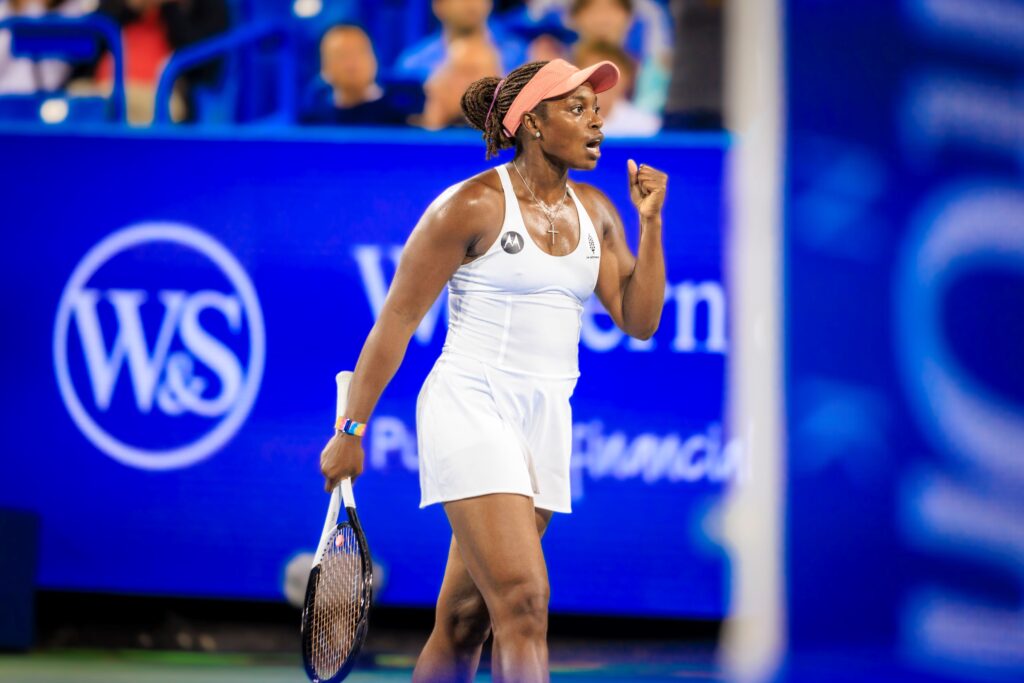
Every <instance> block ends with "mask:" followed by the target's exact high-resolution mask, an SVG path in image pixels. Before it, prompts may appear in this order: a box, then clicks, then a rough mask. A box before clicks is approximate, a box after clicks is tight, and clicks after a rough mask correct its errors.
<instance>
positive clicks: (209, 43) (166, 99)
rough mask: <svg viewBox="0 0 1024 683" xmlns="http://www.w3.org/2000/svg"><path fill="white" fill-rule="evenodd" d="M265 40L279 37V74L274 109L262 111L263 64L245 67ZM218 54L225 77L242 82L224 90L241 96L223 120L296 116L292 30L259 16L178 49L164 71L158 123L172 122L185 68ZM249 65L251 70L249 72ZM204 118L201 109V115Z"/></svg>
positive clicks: (286, 120) (275, 64) (275, 65)
mask: <svg viewBox="0 0 1024 683" xmlns="http://www.w3.org/2000/svg"><path fill="white" fill-rule="evenodd" d="M266 41H275V42H276V43H277V47H278V50H277V52H276V54H275V55H274V57H275V59H273V60H272V62H271V64H270V66H271V68H272V70H273V71H275V72H276V78H275V79H274V83H273V86H274V88H273V89H274V91H275V97H274V99H273V107H272V108H271V109H270V110H269V112H264V111H261V108H260V103H259V102H258V101H257V100H258V99H259V98H258V96H257V95H258V83H257V81H259V80H260V79H259V76H260V74H261V72H260V71H259V69H258V68H251V69H246V68H245V65H246V62H249V63H250V65H251V64H252V63H254V62H255V61H256V60H258V59H259V55H258V54H257V48H258V47H259V46H260V45H261V44H265V42H266ZM218 59H225V60H226V69H227V72H228V73H227V74H226V76H225V77H223V78H222V79H221V81H222V84H233V85H234V86H236V87H237V91H231V92H227V93H222V94H226V96H228V97H234V98H235V99H236V102H235V103H233V104H234V112H233V115H231V116H228V117H226V118H227V119H229V120H226V121H221V122H227V123H238V122H260V123H270V124H290V123H294V122H295V118H296V100H297V96H298V91H297V87H296V82H295V81H296V69H297V65H296V61H295V49H294V38H293V35H292V31H291V29H290V27H288V26H287V25H285V24H283V23H275V22H258V23H253V24H249V25H247V26H241V27H239V28H235V29H233V30H231V31H229V32H227V33H224V34H222V35H219V36H216V37H213V38H209V39H207V40H204V41H202V42H200V43H196V44H195V45H191V46H189V47H185V48H182V49H180V50H177V51H176V52H175V53H174V55H173V56H172V57H171V59H170V61H169V62H168V63H167V66H166V67H164V70H163V73H162V74H161V76H160V83H159V85H158V86H157V90H156V102H155V108H154V118H153V123H156V124H161V123H171V122H172V119H171V111H170V101H171V95H172V94H173V92H174V84H175V82H176V81H177V80H178V79H179V78H180V77H181V76H182V75H183V74H184V73H185V72H186V71H188V70H190V69H193V68H195V67H197V66H201V65H203V64H208V63H210V62H212V61H215V60H218ZM247 71H248V72H249V73H246V72H247ZM229 106H230V105H229ZM201 107H202V105H201V104H200V108H201ZM202 118H203V117H202V112H200V120H202Z"/></svg>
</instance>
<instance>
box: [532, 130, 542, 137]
mask: <svg viewBox="0 0 1024 683" xmlns="http://www.w3.org/2000/svg"><path fill="white" fill-rule="evenodd" d="M533 137H535V138H539V137H540V131H539V130H538V131H537V132H536V133H534V134H533Z"/></svg>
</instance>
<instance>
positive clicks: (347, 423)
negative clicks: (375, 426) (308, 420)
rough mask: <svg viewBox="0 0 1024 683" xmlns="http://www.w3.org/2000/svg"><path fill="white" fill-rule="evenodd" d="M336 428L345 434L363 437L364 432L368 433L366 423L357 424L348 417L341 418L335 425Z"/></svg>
mask: <svg viewBox="0 0 1024 683" xmlns="http://www.w3.org/2000/svg"><path fill="white" fill-rule="evenodd" d="M334 428H335V429H337V430H338V431H339V432H343V433H345V434H351V435H352V436H362V435H363V432H365V431H366V423H365V422H356V421H355V420H350V419H348V418H347V417H339V418H338V421H337V422H335V423H334Z"/></svg>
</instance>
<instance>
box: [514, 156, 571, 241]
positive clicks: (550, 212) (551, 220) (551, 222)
mask: <svg viewBox="0 0 1024 683" xmlns="http://www.w3.org/2000/svg"><path fill="white" fill-rule="evenodd" d="M512 168H514V169H516V173H518V174H519V179H520V180H522V181H523V185H525V186H526V189H527V190H529V192H530V196H531V197H533V201H534V203H536V204H537V208H539V209H540V210H541V212H543V214H544V217H545V218H547V219H548V231H547V232H548V233H549V234H550V235H551V246H555V235H557V234H558V231H557V230H555V216H556V215H558V212H559V211H561V210H562V206H563V205H564V204H565V198H566V197H568V196H569V184H568V183H566V185H565V194H563V195H562V198H561V199H560V200H558V204H556V205H555V208H551V207H549V206H548V205H547V204H545V203H544V202H542V201H541V200H540V199H538V198H537V195H536V194H535V193H534V191H533V188H532V187H530V184H529V183H528V182H526V178H524V177H523V172H522V171H520V170H519V166H518V165H517V164H516V162H515V160H513V161H512Z"/></svg>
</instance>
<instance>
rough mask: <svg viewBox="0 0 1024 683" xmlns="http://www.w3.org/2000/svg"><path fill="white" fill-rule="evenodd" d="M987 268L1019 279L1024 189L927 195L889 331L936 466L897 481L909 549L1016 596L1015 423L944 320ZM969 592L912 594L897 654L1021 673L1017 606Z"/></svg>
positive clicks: (1022, 422) (1021, 570) (1016, 408)
mask: <svg viewBox="0 0 1024 683" xmlns="http://www.w3.org/2000/svg"><path fill="white" fill-rule="evenodd" d="M986 271H996V272H1008V271H1013V272H1015V273H1017V274H1021V273H1024V192H1021V191H1020V189H1019V188H1018V187H1015V186H1011V185H1007V186H1002V187H993V186H991V185H990V184H989V183H985V184H984V185H979V186H968V185H964V186H958V187H956V188H954V189H952V190H951V191H949V192H947V193H943V194H941V195H937V196H935V197H933V198H932V199H931V201H930V202H929V206H928V209H927V210H925V211H923V212H922V213H921V215H920V217H919V218H918V221H917V225H916V226H915V228H914V230H913V231H912V232H911V234H910V236H909V238H908V239H907V241H906V243H905V245H904V247H903V254H902V259H901V263H900V270H899V273H898V275H899V276H898V279H897V283H898V288H897V290H896V291H897V301H896V307H895V319H896V324H895V326H894V327H895V333H896V339H895V345H896V347H897V349H898V352H899V362H900V370H901V374H902V379H903V384H904V388H905V390H906V392H907V397H908V399H909V403H910V406H911V408H912V409H913V416H914V418H915V419H916V421H917V424H918V425H919V426H920V428H921V430H922V431H923V432H924V434H925V435H926V437H927V438H928V439H929V441H930V442H931V445H932V447H933V448H934V450H935V451H936V452H937V453H940V454H942V455H944V456H945V461H943V459H936V458H928V459H927V460H924V461H922V462H921V463H920V464H917V465H916V466H915V468H914V469H913V470H912V471H911V473H910V474H909V475H907V476H906V477H905V478H904V481H903V486H902V488H901V498H900V507H901V519H900V521H901V523H902V531H903V534H904V536H905V538H906V539H907V541H908V543H910V544H911V545H913V546H915V547H921V548H925V549H927V550H929V551H930V552H932V553H935V554H937V555H943V556H945V557H946V560H947V562H948V561H953V560H954V558H955V561H957V562H963V560H964V558H967V559H968V560H970V561H973V562H974V563H975V564H977V565H979V566H984V567H985V568H986V569H987V570H988V571H989V572H993V573H996V572H998V573H1001V574H1002V575H1003V576H1005V577H1006V579H1007V581H1008V583H1007V585H1008V586H1011V585H1012V586H1013V588H1012V591H1013V592H1014V593H1015V594H1020V593H1021V591H1024V532H1022V531H1021V529H1022V527H1021V525H1020V523H1019V520H1020V518H1021V515H1022V514H1024V508H1022V506H1021V503H1020V501H1021V491H1022V490H1024V469H1022V468H1021V466H1020V463H1021V457H1020V456H1021V444H1024V415H1022V413H1021V409H1020V405H1019V404H1017V403H1015V402H1014V401H1012V400H1009V399H1008V398H1007V397H1005V396H1003V395H1002V394H1001V393H1000V392H998V391H994V390H992V389H991V388H990V387H989V386H987V385H986V384H985V383H984V380H982V379H981V378H980V377H979V375H978V374H977V373H976V372H975V371H972V369H971V368H968V367H966V366H965V364H964V363H962V362H961V361H960V359H959V358H958V357H957V354H956V347H955V346H954V345H953V344H952V343H951V341H950V339H949V337H948V335H949V325H948V322H947V319H946V316H945V315H944V313H945V299H946V298H947V297H948V293H949V292H950V291H951V290H953V289H954V287H955V284H956V281H957V280H958V279H959V278H962V277H964V276H965V275H969V274H971V273H977V272H986ZM1009 333H1010V332H1009V331H1007V330H1005V329H1001V328H997V327H995V326H989V327H988V328H985V329H979V330H977V331H976V334H978V335H984V337H983V338H985V339H990V338H995V337H996V336H997V335H1001V334H1003V335H1005V334H1009ZM972 588H974V589H975V591H976V592H975V593H974V594H971V593H969V592H968V591H967V590H965V589H963V588H962V587H957V586H956V578H955V577H954V575H952V574H951V575H949V577H947V578H945V579H944V580H943V581H942V582H941V583H940V581H939V580H936V581H935V582H934V583H932V584H928V585H924V586H918V587H915V589H914V590H913V591H912V593H911V595H910V597H909V598H908V599H907V600H906V601H905V603H904V605H903V625H902V626H903V634H902V636H903V644H904V647H905V648H906V650H907V651H908V653H909V654H910V656H912V657H915V658H919V659H920V660H921V661H924V662H935V661H940V662H950V663H955V664H958V665H961V666H968V667H977V668H978V670H979V671H984V672H985V673H987V674H988V673H992V672H998V671H1000V670H1002V671H1005V672H1010V673H1011V674H1012V673H1013V672H1019V670H1020V667H1021V665H1022V662H1024V603H1022V602H1021V601H1020V600H1019V599H1011V598H1003V599H1002V600H1001V601H997V599H995V598H993V597H992V596H991V595H990V594H988V592H986V591H983V590H980V589H979V588H978V587H977V586H972Z"/></svg>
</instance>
